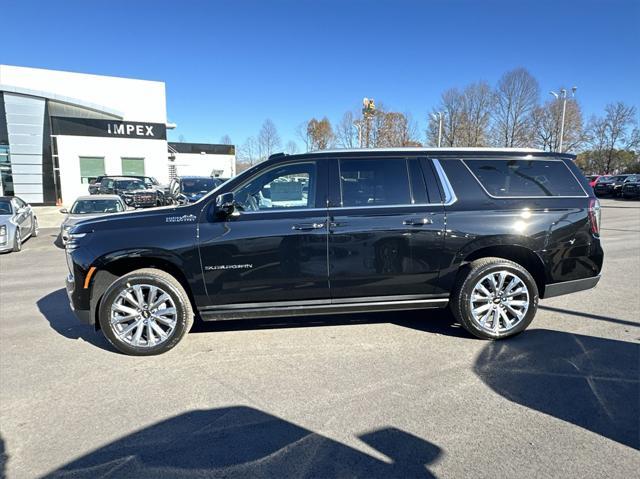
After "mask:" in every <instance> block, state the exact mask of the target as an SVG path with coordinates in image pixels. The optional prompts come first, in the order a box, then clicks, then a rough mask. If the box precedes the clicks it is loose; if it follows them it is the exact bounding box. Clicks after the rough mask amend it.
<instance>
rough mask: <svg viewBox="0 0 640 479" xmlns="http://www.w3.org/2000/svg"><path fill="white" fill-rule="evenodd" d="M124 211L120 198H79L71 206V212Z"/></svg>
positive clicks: (75, 213) (83, 213)
mask: <svg viewBox="0 0 640 479" xmlns="http://www.w3.org/2000/svg"><path fill="white" fill-rule="evenodd" d="M121 211H124V210H123V208H122V203H120V202H119V201H118V200H78V201H76V202H75V203H74V204H73V206H72V207H71V214H73V215H86V214H92V213H93V214H95V213H119V212H121Z"/></svg>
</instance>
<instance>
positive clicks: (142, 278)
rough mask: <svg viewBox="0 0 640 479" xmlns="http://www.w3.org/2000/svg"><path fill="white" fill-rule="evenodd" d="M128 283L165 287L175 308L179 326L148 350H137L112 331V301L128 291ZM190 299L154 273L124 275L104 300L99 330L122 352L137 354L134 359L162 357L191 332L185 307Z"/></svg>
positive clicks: (139, 348) (101, 305)
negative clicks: (125, 290) (164, 339)
mask: <svg viewBox="0 0 640 479" xmlns="http://www.w3.org/2000/svg"><path fill="white" fill-rule="evenodd" d="M128 284H130V285H131V286H133V285H136V284H149V285H153V286H158V287H159V288H162V289H163V290H164V291H165V292H166V293H167V294H169V296H171V299H172V300H173V302H174V304H175V306H176V313H177V320H176V327H175V328H174V330H173V332H172V333H171V337H169V339H167V340H166V341H165V342H163V343H162V344H159V345H156V346H153V347H150V348H145V347H136V346H132V345H131V344H128V343H125V342H123V341H122V340H120V338H118V336H117V334H116V333H115V331H114V330H113V328H112V326H111V321H110V318H111V306H112V305H113V302H114V301H115V299H116V298H117V296H118V294H119V293H120V292H121V291H122V290H123V289H125V288H127V287H128V286H127V285H128ZM188 301H189V298H187V297H186V295H185V294H184V293H183V292H182V291H179V290H178V288H176V287H175V286H174V285H173V284H171V283H169V282H168V281H165V280H164V279H162V278H160V277H158V276H155V275H153V274H144V273H140V274H137V273H134V274H130V275H126V276H123V277H122V278H119V279H117V280H116V281H114V282H113V284H112V285H111V286H109V288H108V289H107V291H106V292H105V293H104V295H103V297H102V300H101V301H100V310H99V321H100V328H101V329H102V332H103V333H104V335H105V336H106V337H107V339H108V340H109V342H110V343H111V344H112V345H113V346H114V347H115V348H116V349H117V350H118V351H120V352H122V353H125V354H129V355H135V356H153V355H156V354H162V353H164V352H166V351H169V350H170V349H172V348H173V347H174V346H175V345H176V344H178V343H179V342H180V340H181V339H182V337H183V336H184V335H185V334H186V333H187V332H188V331H187V329H188V328H189V318H188V314H189V308H187V307H185V305H186V304H187V302H188Z"/></svg>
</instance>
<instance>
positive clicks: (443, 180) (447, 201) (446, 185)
mask: <svg viewBox="0 0 640 479" xmlns="http://www.w3.org/2000/svg"><path fill="white" fill-rule="evenodd" d="M431 161H432V162H433V166H434V167H435V169H436V173H437V175H438V178H440V184H441V185H442V190H443V192H444V201H443V202H442V204H443V205H444V206H451V205H452V204H454V203H455V202H456V201H458V197H457V196H456V192H455V191H454V190H453V186H451V182H450V181H449V178H448V177H447V174H446V173H445V172H444V169H443V168H442V165H441V164H440V160H438V159H437V158H431Z"/></svg>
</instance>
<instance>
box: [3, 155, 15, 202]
mask: <svg viewBox="0 0 640 479" xmlns="http://www.w3.org/2000/svg"><path fill="white" fill-rule="evenodd" d="M14 194H15V193H14V191H13V177H12V176H11V160H10V158H9V147H8V146H5V145H0V196H13V195H14Z"/></svg>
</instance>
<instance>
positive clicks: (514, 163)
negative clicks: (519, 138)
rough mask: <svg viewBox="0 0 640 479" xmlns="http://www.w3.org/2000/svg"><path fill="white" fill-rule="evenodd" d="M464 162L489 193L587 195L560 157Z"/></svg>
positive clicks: (500, 194)
mask: <svg viewBox="0 0 640 479" xmlns="http://www.w3.org/2000/svg"><path fill="white" fill-rule="evenodd" d="M463 162H464V164H465V165H467V167H468V168H469V169H470V170H471V171H472V173H473V174H474V175H475V177H476V178H477V179H478V181H479V182H480V184H481V185H482V186H483V187H484V189H485V190H486V191H487V192H488V193H489V194H490V195H492V196H497V197H514V196H515V197H526V196H586V195H585V192H584V190H583V189H582V187H581V186H580V184H579V183H578V181H577V180H576V178H575V176H573V173H572V172H571V170H569V168H568V167H567V165H565V164H564V162H563V161H562V160H491V159H488V160H464V161H463Z"/></svg>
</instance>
